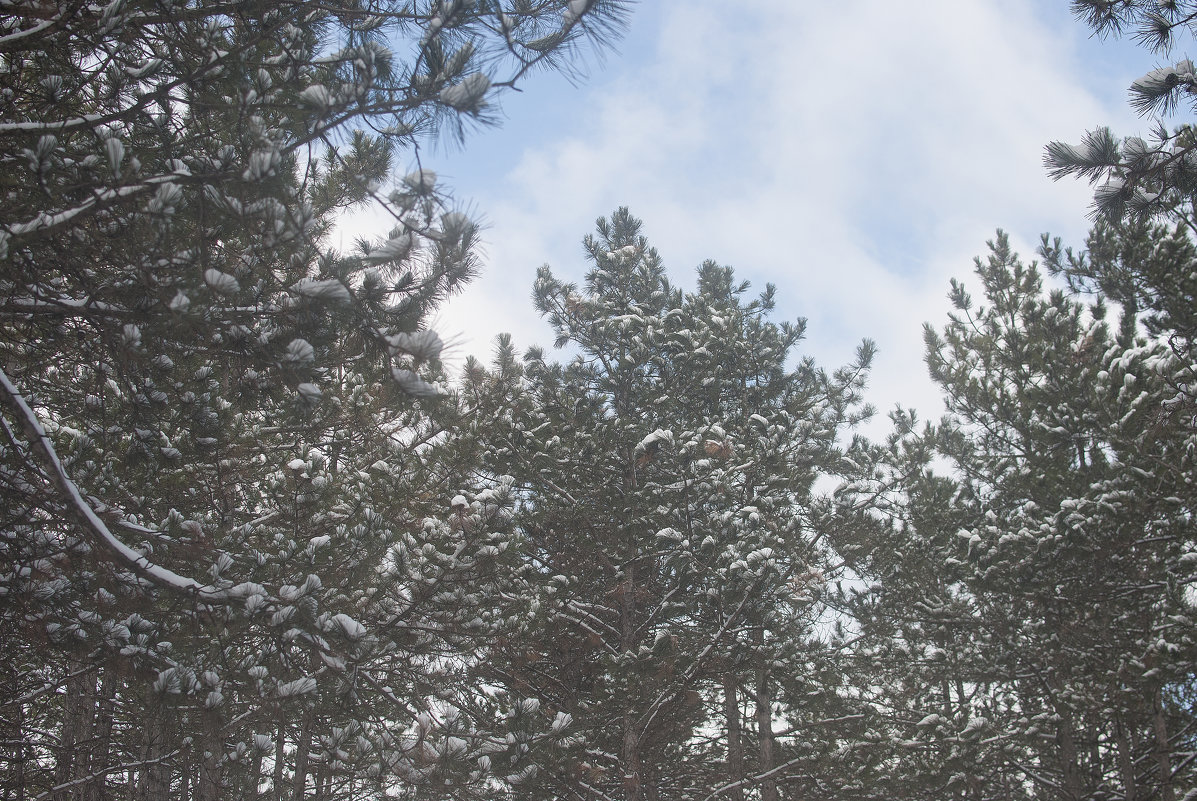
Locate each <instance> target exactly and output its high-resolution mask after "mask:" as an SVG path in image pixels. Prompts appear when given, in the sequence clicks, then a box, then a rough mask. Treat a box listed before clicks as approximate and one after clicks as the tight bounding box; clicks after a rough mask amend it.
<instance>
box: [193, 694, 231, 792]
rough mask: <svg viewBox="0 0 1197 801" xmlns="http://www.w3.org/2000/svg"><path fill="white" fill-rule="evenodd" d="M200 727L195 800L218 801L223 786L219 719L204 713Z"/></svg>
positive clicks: (214, 714)
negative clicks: (200, 737) (199, 750)
mask: <svg viewBox="0 0 1197 801" xmlns="http://www.w3.org/2000/svg"><path fill="white" fill-rule="evenodd" d="M200 726H201V727H202V730H203V734H202V735H201V736H202V740H201V752H200V764H199V782H198V787H197V788H196V789H197V791H198V792H197V793H196V798H197V801H220V800H221V798H222V797H223V793H222V790H223V784H224V782H223V781H222V779H223V777H222V776H221V770H220V759H221V757H222V756H223V753H222V752H223V751H224V744H223V742H222V741H221V737H220V719H219V717H218V716H217V715H216V713H214V712H204V713H202V722H201V723H200Z"/></svg>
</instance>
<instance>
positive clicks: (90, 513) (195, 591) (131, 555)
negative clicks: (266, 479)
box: [0, 368, 240, 604]
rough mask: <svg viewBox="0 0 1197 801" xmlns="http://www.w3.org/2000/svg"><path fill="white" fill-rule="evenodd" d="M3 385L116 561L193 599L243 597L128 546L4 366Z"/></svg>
mask: <svg viewBox="0 0 1197 801" xmlns="http://www.w3.org/2000/svg"><path fill="white" fill-rule="evenodd" d="M0 388H2V389H3V394H2V396H0V400H3V401H4V404H5V405H6V406H7V407H8V408H9V409H11V410H12V411H13V413H14V414H15V415H16V417H17V422H18V423H19V424H20V426H21V430H22V431H24V433H25V436H26V437H27V438H28V439H29V445H30V448H31V449H32V450H33V453H34V454H35V457H36V458H37V460H38V461H39V462H40V463H41V466H42V469H43V470H45V471H46V474H47V475H48V476H49V478H50V480H51V482H53V484H54V486H55V488H56V489H57V490H58V493H59V496H60V500H61V501H63V502H64V503H65V504H66V508H67V510H68V512H69V514H70V516H71V517H72V518H73V519H74V520H75V522H76V523H78V524H79V525H80V526H82V527H83V529H84V530H85V531H87V532H88V533H89V534H90V535H91V539H92V540H94V541H95V543H96V544H97V545H99V546H100V548H101V549H102V550H104V551H105V552H107V553H108V554H109V555H110V556H111V557H112V558H113V560H114V561H116V562H117V563H119V564H121V565H123V566H125V567H127V568H129V569H130V570H132V571H133V573H134V574H135V575H136V576H138V577H139V578H142V579H145V580H147V581H149V582H150V583H152V584H154V585H155V586H158V587H162V588H164V589H168V590H171V591H172V592H176V593H180V594H182V595H185V596H187V597H189V598H194V599H196V600H200V601H204V602H206V603H217V604H225V603H231V602H233V601H235V600H238V599H239V595H240V594H239V593H237V592H235V590H236V588H233V589H230V590H222V589H217V588H215V587H213V586H211V585H208V584H200V583H199V582H198V581H196V580H195V579H192V578H187V577H186V576H180V575H179V574H178V573H175V572H174V571H172V570H168V569H167V568H165V567H162V566H161V565H157V564H154V563H153V562H151V561H150V560H149V559H147V558H146V557H145V556H144V555H143V554H140V553H138V552H137V551H135V550H133V549H132V548H130V547H129V546H128V545H125V543H124V542H122V541H121V540H120V539H119V538H118V537H117V536H116V535H115V534H113V533H112V530H111V529H109V528H108V525H107V524H106V523H105V522H104V521H103V519H102V518H101V517H100V516H99V515H98V514H97V513H96V510H95V509H93V508H92V506H91V504H89V503H88V502H87V501H86V500H85V499H84V498H83V493H81V492H80V491H79V487H78V485H76V484H75V482H74V481H72V480H71V478H70V476H68V475H67V472H66V468H65V467H64V466H63V464H62V460H61V459H59V458H58V453H57V452H56V451H55V450H54V444H53V443H52V442H51V441H50V437H49V436H48V435H47V434H46V429H45V427H44V426H42V423H41V421H40V420H39V419H38V417H37V415H36V414H35V413H34V411H33V409H32V408H30V406H29V404H28V403H27V402H26V401H25V398H24V397H23V396H22V395H21V392H20V390H18V389H17V387H16V385H15V384H13V382H12V381H11V380H10V379H9V377H8V374H7V373H5V372H4V370H3V369H2V368H0Z"/></svg>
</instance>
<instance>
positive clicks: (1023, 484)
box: [845, 234, 1197, 799]
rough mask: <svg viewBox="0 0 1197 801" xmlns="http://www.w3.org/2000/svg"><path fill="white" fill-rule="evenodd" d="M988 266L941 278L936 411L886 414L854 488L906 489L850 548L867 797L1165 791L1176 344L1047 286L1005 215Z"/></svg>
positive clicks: (1171, 750) (1176, 654) (1175, 499)
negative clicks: (1170, 413) (938, 415)
mask: <svg viewBox="0 0 1197 801" xmlns="http://www.w3.org/2000/svg"><path fill="white" fill-rule="evenodd" d="M977 274H978V277H979V279H980V281H981V284H982V286H983V287H984V301H983V303H982V304H981V305H974V304H973V302H972V300H971V298H970V297H969V296H968V294H967V293H966V292H965V290H964V288H963V286H962V285H959V284H954V285H953V290H952V299H953V302H954V304H955V306H956V311H955V312H954V313H953V315H952V316H951V320H950V322H949V324H948V325H947V327H946V328H945V329H944V330H943V332H942V333H939V332H937V331H935V330H934V329H932V328H931V327H928V328H927V343H928V364H929V366H930V369H931V374H932V376H933V377H934V378H935V380H936V381H937V382H938V383H939V384H940V385H941V386H942V387H943V389H944V392H945V397H946V401H947V406H948V410H949V415H948V416H947V417H946V418H945V419H944V420H943V421H942V422H941V423H940V424H939V425H937V426H931V427H927V428H926V429H925V430H924V431H923V432H921V433H917V432H915V431H914V426H913V419H912V418H911V417H909V416H908V415H899V416H898V418H897V419H898V421H899V422H901V423H902V424H903V425H902V427H901V428H902V430H901V431H899V433H898V434H896V435H895V437H894V438H892V439H891V441H890V443H889V448H888V453H887V454H886V455H885V456H884V457H882V459H881V462H882V463H884V464H885V467H884V468H883V469H882V470H881V472H880V473H879V474H877V475H876V476H875V477H876V478H877V479H878V481H877V482H876V483H874V484H873V485H872V486H870V487H868V488H867V490H866V491H867V493H868V495H869V497H870V498H872V497H876V496H877V494H878V493H879V492H882V491H884V493H886V494H887V495H888V493H889V492H890V490H896V494H895V495H893V496H892V500H893V501H894V503H893V505H892V506H891V507H890V512H889V519H888V520H886V521H884V522H883V523H882V524H881V525H877V526H876V527H875V528H874V529H873V533H872V535H871V536H872V537H874V538H873V539H871V540H870V539H869V536H870V535H868V534H866V535H865V536H864V540H865V541H867V542H868V545H866V546H865V547H863V548H861V549H860V550H853V552H854V553H855V554H856V555H857V556H858V557H860V558H859V561H857V563H856V565H857V570H858V571H859V572H860V573H861V575H862V576H865V577H866V578H867V579H869V580H870V581H872V582H875V583H874V584H873V586H872V588H871V589H870V590H869V591H868V592H865V593H862V594H861V595H860V596H859V597H858V599H857V603H856V604H855V614H856V617H857V619H858V621H859V625H860V626H861V631H862V634H863V638H862V640H861V641H860V651H859V656H860V659H861V660H862V663H863V664H864V665H865V666H866V672H865V673H864V674H862V675H873V676H875V677H876V678H875V679H874V683H873V685H872V686H873V687H874V688H875V689H876V691H877V692H876V695H875V696H874V699H873V703H874V704H875V706H876V708H877V709H878V710H881V711H882V712H883V713H884V718H885V720H884V723H883V724H882V725H879V726H878V727H877V729H876V730H875V731H874V732H873V733H872V735H873V736H872V739H874V740H876V741H877V742H878V743H879V744H880V748H881V749H882V750H883V751H884V750H885V749H886V748H891V749H892V750H890V751H889V752H888V756H887V758H886V761H884V762H880V763H879V771H878V774H877V776H876V777H875V779H874V782H873V783H874V787H875V788H876V795H875V796H874V797H878V798H881V797H888V798H949V797H959V798H970V799H971V798H977V799H990V798H992V799H999V798H1003V799H1004V798H1068V799H1081V798H1094V797H1101V796H1102V795H1103V794H1109V793H1113V794H1115V795H1116V796H1117V797H1125V798H1176V797H1178V796H1177V794H1176V793H1177V791H1178V790H1179V788H1181V787H1184V786H1188V785H1190V784H1191V782H1192V778H1191V776H1190V771H1191V768H1190V767H1189V765H1188V763H1187V762H1186V761H1185V759H1184V757H1183V756H1181V755H1179V754H1178V753H1177V752H1178V751H1184V750H1185V749H1187V748H1189V747H1190V746H1189V743H1190V742H1191V735H1190V734H1189V733H1188V732H1189V730H1190V727H1191V726H1192V722H1193V718H1192V715H1193V709H1192V707H1191V701H1190V700H1188V696H1189V694H1190V691H1189V688H1190V687H1191V686H1192V681H1193V671H1192V664H1193V662H1192V654H1193V648H1194V646H1195V645H1197V642H1195V640H1194V636H1193V627H1192V621H1193V615H1194V611H1195V610H1194V604H1193V599H1192V596H1191V594H1190V591H1189V590H1188V589H1187V587H1188V586H1189V584H1190V582H1191V581H1192V580H1193V574H1192V561H1193V560H1192V558H1191V557H1187V556H1186V555H1185V554H1187V553H1188V552H1189V551H1190V550H1191V548H1192V544H1193V543H1192V537H1191V531H1190V528H1189V524H1188V520H1189V517H1190V510H1191V508H1192V506H1191V502H1190V501H1189V500H1187V499H1188V498H1189V497H1190V491H1189V490H1188V489H1187V487H1188V485H1189V484H1190V483H1191V482H1190V481H1189V480H1188V479H1187V478H1186V477H1187V476H1189V475H1190V471H1191V456H1190V455H1187V454H1188V452H1187V450H1186V445H1185V443H1186V442H1187V441H1188V436H1187V434H1186V433H1185V432H1184V431H1182V430H1179V429H1177V428H1176V427H1173V426H1170V425H1169V423H1168V419H1167V416H1166V415H1162V414H1161V413H1162V411H1163V410H1164V409H1165V408H1166V403H1165V401H1166V400H1167V398H1168V397H1169V395H1170V390H1169V388H1168V382H1167V381H1166V380H1164V378H1163V377H1162V376H1165V375H1168V374H1169V373H1170V372H1171V371H1173V370H1175V369H1176V368H1177V360H1176V358H1175V355H1174V354H1173V353H1172V352H1171V351H1170V350H1169V349H1167V348H1166V347H1163V346H1162V345H1160V344H1159V343H1157V342H1153V341H1147V340H1144V339H1142V338H1141V337H1140V336H1139V335H1138V333H1137V332H1136V329H1135V326H1134V324H1133V321H1128V320H1126V319H1125V318H1124V321H1123V324H1122V325H1120V326H1118V328H1117V329H1116V330H1111V326H1110V325H1109V323H1108V322H1107V321H1106V317H1107V313H1106V310H1105V307H1104V306H1103V305H1102V304H1101V302H1100V301H1099V302H1097V303H1094V304H1087V303H1083V302H1081V301H1078V300H1076V299H1074V298H1071V297H1069V296H1067V295H1065V294H1064V293H1063V292H1061V291H1058V290H1057V291H1053V292H1045V291H1044V289H1043V286H1042V281H1041V276H1040V274H1039V272H1038V270H1037V269H1036V267H1035V266H1034V265H1030V266H1028V265H1026V264H1024V263H1023V262H1022V261H1021V260H1019V258H1018V257H1017V256H1016V255H1015V254H1014V253H1013V252H1012V251H1011V249H1010V246H1009V243H1008V241H1007V239H1006V238H1005V237H1004V236H1003V235H1000V234H999V237H998V239H997V240H996V242H995V243H994V244H993V245H992V251H991V255H990V257H989V258H988V259H987V260H985V261H981V260H978V262H977ZM933 459H938V460H946V461H947V463H948V464H949V465H950V467H951V472H950V473H949V475H948V476H942V475H936V474H935V472H933V470H932V469H931V465H932V464H933V461H932V460H933ZM867 530H868V529H867V527H865V526H862V527H861V529H860V531H862V532H863V531H867ZM856 544H857V545H859V544H860V543H859V542H858V543H856ZM845 550H848V549H845ZM861 687H862V689H863V688H864V684H863V681H862V683H861ZM887 742H888V746H887V745H886V743H887Z"/></svg>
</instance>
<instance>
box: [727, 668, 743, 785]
mask: <svg viewBox="0 0 1197 801" xmlns="http://www.w3.org/2000/svg"><path fill="white" fill-rule="evenodd" d="M737 693H738V689H737V687H736V674H735V673H733V672H732V671H730V670H729V671H727V672H726V673H724V674H723V715H724V717H725V718H726V720H727V783H729V784H730V783H732V782H738V781H743V780H744V743H743V740H742V737H741V732H740V699H739V697H738V695H737ZM727 797H728V799H729V801H744V787H743V785H737V786H736V787H733V788H731V789H730V790H728V791H727Z"/></svg>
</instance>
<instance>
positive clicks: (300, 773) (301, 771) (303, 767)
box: [291, 712, 312, 801]
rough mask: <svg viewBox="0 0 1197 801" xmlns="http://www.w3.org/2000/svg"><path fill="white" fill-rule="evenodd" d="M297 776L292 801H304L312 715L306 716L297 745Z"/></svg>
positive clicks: (292, 791)
mask: <svg viewBox="0 0 1197 801" xmlns="http://www.w3.org/2000/svg"><path fill="white" fill-rule="evenodd" d="M295 748H296V750H295V775H294V776H293V777H292V782H291V798H292V801H303V797H304V793H305V792H307V784H308V752H309V751H311V750H312V713H311V712H308V713H307V714H306V715H304V719H303V729H302V730H301V732H300V735H299V741H298V742H297V743H296V745H295Z"/></svg>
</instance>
